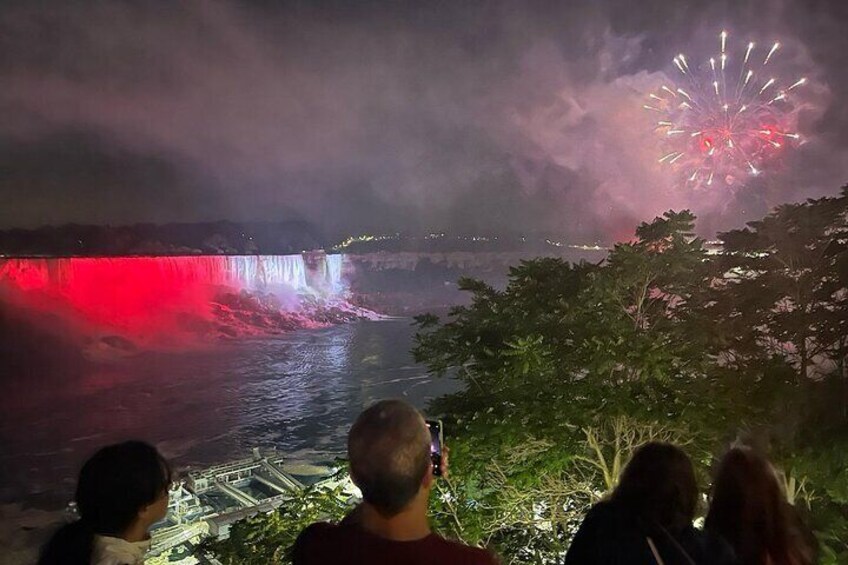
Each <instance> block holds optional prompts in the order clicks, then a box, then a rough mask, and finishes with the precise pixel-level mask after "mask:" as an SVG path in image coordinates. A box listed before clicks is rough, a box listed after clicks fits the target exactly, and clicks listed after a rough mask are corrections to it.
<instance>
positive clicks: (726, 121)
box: [644, 31, 807, 188]
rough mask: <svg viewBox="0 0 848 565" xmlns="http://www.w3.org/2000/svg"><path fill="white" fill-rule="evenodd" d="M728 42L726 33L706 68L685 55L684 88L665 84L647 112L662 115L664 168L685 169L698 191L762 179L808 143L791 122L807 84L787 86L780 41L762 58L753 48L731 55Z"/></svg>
mask: <svg viewBox="0 0 848 565" xmlns="http://www.w3.org/2000/svg"><path fill="white" fill-rule="evenodd" d="M728 37H729V35H728V33H727V32H726V31H722V32H721V33H720V34H719V48H720V50H719V53H718V54H717V55H716V56H714V57H711V58H708V59H707V60H706V61H705V62H704V64H703V65H702V66H697V65H695V63H694V62H692V61H690V60H687V58H686V56H685V55H684V54H682V53H681V54H678V55H677V56H676V57H674V59H673V63H674V66H675V67H676V68H677V71H678V72H679V73H680V77H681V78H680V80H681V84H680V85H678V84H664V85H662V86H661V87H660V88H659V89H658V90H657V91H656V92H654V93H652V94H650V96H649V98H650V100H649V103H647V104H645V106H644V108H645V109H647V110H649V111H651V112H655V113H657V114H659V119H658V121H657V122H656V130H657V132H658V133H660V134H661V137H662V139H663V145H664V146H665V151H664V152H663V156H662V157H661V158H660V159H659V163H660V164H662V165H663V166H668V167H671V168H672V169H674V170H675V171H677V172H678V173H679V175H680V179H681V182H682V183H683V184H684V185H686V186H688V187H690V188H712V187H713V185H714V184H718V185H719V186H722V185H724V186H728V185H732V184H735V183H737V182H744V180H743V179H744V178H745V177H746V176H757V175H760V174H761V173H762V171H763V169H764V166H765V164H766V163H767V162H768V161H769V160H770V159H772V158H774V157H776V156H777V155H778V154H779V153H780V152H781V151H782V150H783V149H785V146H787V145H789V144H790V142H795V143H797V142H798V141H799V140H800V138H801V136H800V135H799V134H798V133H796V132H792V131H787V130H788V126H787V124H789V123H790V122H791V121H792V120H790V119H789V116H791V115H793V112H794V110H795V108H796V92H797V90H798V89H799V88H800V87H801V86H803V85H805V84H807V79H806V78H799V79H797V80H795V81H794V82H792V84H791V85H789V86H788V87H782V86H781V79H780V78H779V76H780V72H779V70H780V66H779V65H777V66H775V65H776V63H775V61H776V58H775V55H776V53H777V52H778V50H779V49H780V47H781V45H780V43H779V42H775V43H774V44H773V45H772V46H771V48H770V49H769V51H768V52H767V53H765V55H762V54H761V55H759V56H758V55H757V48H756V44H755V43H753V42H749V43H747V44H746V46H745V49H744V51H743V54H742V55H740V56H739V57H738V58H737V57H734V56H733V55H732V54H731V53H729V52H728V49H729V47H730V45H729V42H728ZM761 53H762V52H761ZM767 66H768V67H767ZM766 69H769V72H768V73H766V72H765V70H766ZM787 82H789V81H787Z"/></svg>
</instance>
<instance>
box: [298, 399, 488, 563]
mask: <svg viewBox="0 0 848 565" xmlns="http://www.w3.org/2000/svg"><path fill="white" fill-rule="evenodd" d="M347 447H348V459H349V462H350V463H349V464H350V475H351V479H352V480H353V482H354V483H355V484H356V485H357V486H358V487H359V489H360V490H361V491H362V502H361V503H360V504H359V505H358V506H357V507H356V508H355V509H354V510H353V511H352V512H351V513H350V514H349V515H348V516H347V517H346V518H345V519H344V520H342V522H341V523H340V524H338V525H332V524H329V523H326V522H319V523H316V524H312V525H311V526H309V527H307V528H306V529H305V530H304V531H303V532H301V534H300V535H299V536H298V538H297V541H296V542H295V544H294V547H293V549H292V560H293V562H294V564H295V565H312V564H321V565H336V564H339V565H357V564H365V563H367V564H369V565H370V564H374V563H404V564H407V565H424V564H427V565H432V564H433V563H439V564H442V565H452V564H465V565H491V564H494V563H495V559H494V557H493V556H492V555H491V554H490V553H488V552H487V551H485V550H483V549H479V548H474V547H469V546H465V545H462V544H460V543H457V542H453V541H448V540H446V539H444V538H442V537H441V536H439V535H437V534H435V533H433V532H432V531H431V530H430V525H429V522H428V519H427V506H428V500H429V497H430V490H431V489H432V487H433V481H434V480H436V479H435V478H434V476H433V464H432V462H431V458H430V432H429V431H428V429H427V425H426V424H425V422H424V419H423V418H422V416H421V414H420V413H419V412H418V411H417V410H416V409H415V408H413V407H412V406H410V405H409V404H407V403H406V402H403V401H401V400H383V401H380V402H377V403H376V404H374V405H373V406H371V407H370V408H368V409H367V410H365V411H364V412H362V414H360V415H359V417H358V418H357V419H356V422H355V423H354V424H353V427H351V429H350V433H349V434H348V443H347ZM443 458H444V460H443V465H444V469H443V471H444V472H446V471H447V451H445V452H444V453H443ZM439 480H441V479H439Z"/></svg>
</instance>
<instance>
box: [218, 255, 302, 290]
mask: <svg viewBox="0 0 848 565" xmlns="http://www.w3.org/2000/svg"><path fill="white" fill-rule="evenodd" d="M226 261H227V270H228V271H229V273H230V282H231V283H232V284H234V285H236V286H240V287H242V288H247V289H267V288H274V287H280V286H286V287H288V288H291V289H293V290H297V291H302V290H308V288H309V285H308V284H307V283H306V265H305V264H304V262H303V257H302V256H301V255H251V256H247V255H241V256H230V257H227V258H226Z"/></svg>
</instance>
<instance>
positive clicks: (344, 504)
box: [199, 483, 351, 565]
mask: <svg viewBox="0 0 848 565" xmlns="http://www.w3.org/2000/svg"><path fill="white" fill-rule="evenodd" d="M343 488H344V487H343V484H342V483H340V484H339V485H338V486H335V487H321V486H313V487H308V488H306V489H304V490H302V491H300V492H294V493H292V495H291V498H289V499H287V500H286V501H284V502H283V503H282V505H280V507H279V508H277V509H276V510H273V511H271V512H267V513H265V512H260V513H257V514H256V515H254V516H251V517H249V518H246V519H244V520H241V521H238V522H236V523H235V524H233V525H232V527H231V529H230V535H229V538H228V539H226V540H207V541H205V542H204V543H203V544H202V545H201V547H200V549H199V552H200V553H209V554H212V555H214V556H215V557H216V558H217V559H218V560H219V561H220V562H221V563H223V564H224V565H237V564H238V565H267V564H270V563H282V564H285V563H291V555H290V550H291V548H292V546H293V545H294V542H295V540H296V539H297V536H298V535H299V534H300V532H301V531H303V529H304V528H306V526H308V525H309V524H312V523H314V522H318V521H322V520H327V521H338V520H340V519H341V518H342V517H343V516H344V515H345V514H346V513H347V512H348V511H349V510H350V507H351V506H350V504H349V503H348V501H347V496H346V495H345V493H344V491H343Z"/></svg>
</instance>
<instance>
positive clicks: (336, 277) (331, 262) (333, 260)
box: [326, 254, 344, 293]
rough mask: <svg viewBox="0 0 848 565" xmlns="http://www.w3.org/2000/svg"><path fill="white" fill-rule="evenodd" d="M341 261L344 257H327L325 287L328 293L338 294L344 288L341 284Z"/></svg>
mask: <svg viewBox="0 0 848 565" xmlns="http://www.w3.org/2000/svg"><path fill="white" fill-rule="evenodd" d="M343 260H344V255H338V254H337V255H327V258H326V268H327V286H328V287H329V288H330V292H333V293H336V292H339V291H340V290H342V288H343V287H344V284H343V282H342V263H343Z"/></svg>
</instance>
